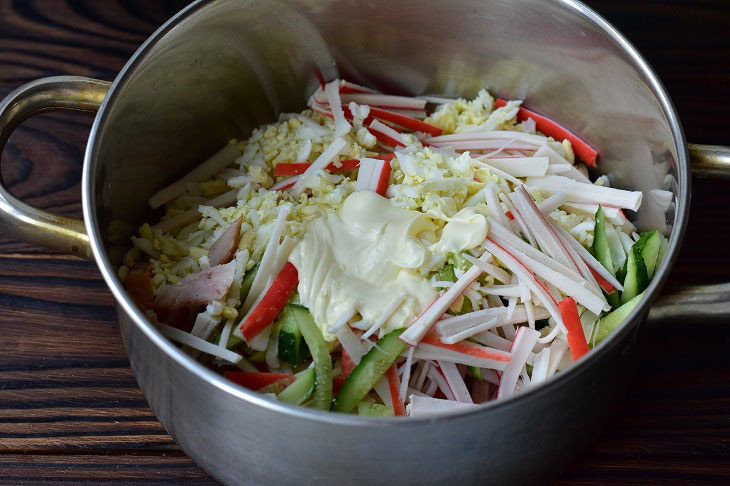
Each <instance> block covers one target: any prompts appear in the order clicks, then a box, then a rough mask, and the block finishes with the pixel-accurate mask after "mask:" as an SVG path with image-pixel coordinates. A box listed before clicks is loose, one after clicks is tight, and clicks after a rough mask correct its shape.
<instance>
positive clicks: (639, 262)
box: [621, 242, 649, 304]
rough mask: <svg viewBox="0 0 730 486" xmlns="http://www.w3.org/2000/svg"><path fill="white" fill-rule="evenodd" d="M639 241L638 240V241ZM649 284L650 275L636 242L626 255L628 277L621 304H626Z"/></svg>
mask: <svg viewBox="0 0 730 486" xmlns="http://www.w3.org/2000/svg"><path fill="white" fill-rule="evenodd" d="M637 243H638V242H637ZM648 286H649V275H648V273H647V271H646V264H645V263H644V258H643V257H642V256H641V249H640V248H639V247H638V245H637V244H636V243H634V244H633V246H632V247H631V251H629V254H628V255H626V279H625V280H624V291H623V292H622V293H621V304H625V303H627V302H628V301H630V300H631V299H633V298H634V297H636V296H637V295H639V293H641V292H643V291H644V289H645V288H647V287H648Z"/></svg>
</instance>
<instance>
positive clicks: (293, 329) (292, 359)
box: [279, 304, 309, 366]
mask: <svg viewBox="0 0 730 486" xmlns="http://www.w3.org/2000/svg"><path fill="white" fill-rule="evenodd" d="M294 308H295V306H294V305H293V304H292V305H287V306H286V307H284V310H283V311H282V312H281V316H280V320H281V329H280V330H279V359H280V360H282V361H286V362H287V363H289V364H291V365H292V366H299V365H300V364H302V363H303V362H304V360H305V359H307V357H308V356H309V348H308V347H307V343H305V342H304V340H303V339H302V332H301V331H300V330H299V324H298V323H297V319H296V317H295V315H294V314H295V312H296V311H294V310H293V309H294Z"/></svg>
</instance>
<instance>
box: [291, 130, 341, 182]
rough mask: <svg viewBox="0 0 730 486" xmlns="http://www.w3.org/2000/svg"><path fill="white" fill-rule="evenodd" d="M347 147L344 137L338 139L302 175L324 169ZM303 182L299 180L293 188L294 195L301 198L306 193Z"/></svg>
mask: <svg viewBox="0 0 730 486" xmlns="http://www.w3.org/2000/svg"><path fill="white" fill-rule="evenodd" d="M346 147H347V142H346V141H345V139H343V138H342V137H336V138H335V139H334V140H333V141H332V143H331V144H329V145H328V146H327V148H326V149H324V151H323V152H322V153H321V154H320V155H319V157H317V159H316V160H315V161H314V162H312V165H310V166H309V167H308V168H307V170H305V171H304V173H303V174H302V175H305V174H308V173H310V172H313V171H315V170H318V169H324V168H325V167H327V165H328V164H329V163H330V162H332V161H333V160H334V159H335V158H336V157H337V156H338V155H340V153H342V151H343V150H345V148H346ZM301 182H302V180H301V179H300V180H298V181H297V182H296V183H294V185H293V186H292V188H291V192H292V194H294V195H295V196H299V195H300V194H301V193H302V191H304V185H303V184H302V183H301Z"/></svg>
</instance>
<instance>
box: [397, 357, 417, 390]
mask: <svg viewBox="0 0 730 486" xmlns="http://www.w3.org/2000/svg"><path fill="white" fill-rule="evenodd" d="M414 351H415V348H412V347H410V346H409V347H408V353H407V354H406V362H405V364H404V365H403V368H404V369H403V376H402V377H401V382H400V392H399V393H400V397H401V398H402V399H403V400H404V401H405V399H406V397H407V396H408V383H409V382H410V381H411V367H412V366H413V352H414Z"/></svg>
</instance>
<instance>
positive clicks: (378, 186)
mask: <svg viewBox="0 0 730 486" xmlns="http://www.w3.org/2000/svg"><path fill="white" fill-rule="evenodd" d="M379 166H380V168H379V169H376V171H375V172H374V173H373V178H374V180H373V181H372V182H371V186H372V187H373V188H374V189H373V190H374V191H375V192H376V193H378V194H380V195H381V196H383V197H385V193H386V192H387V190H388V185H389V184H390V172H391V166H390V162H389V161H387V160H383V161H380V163H379Z"/></svg>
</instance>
